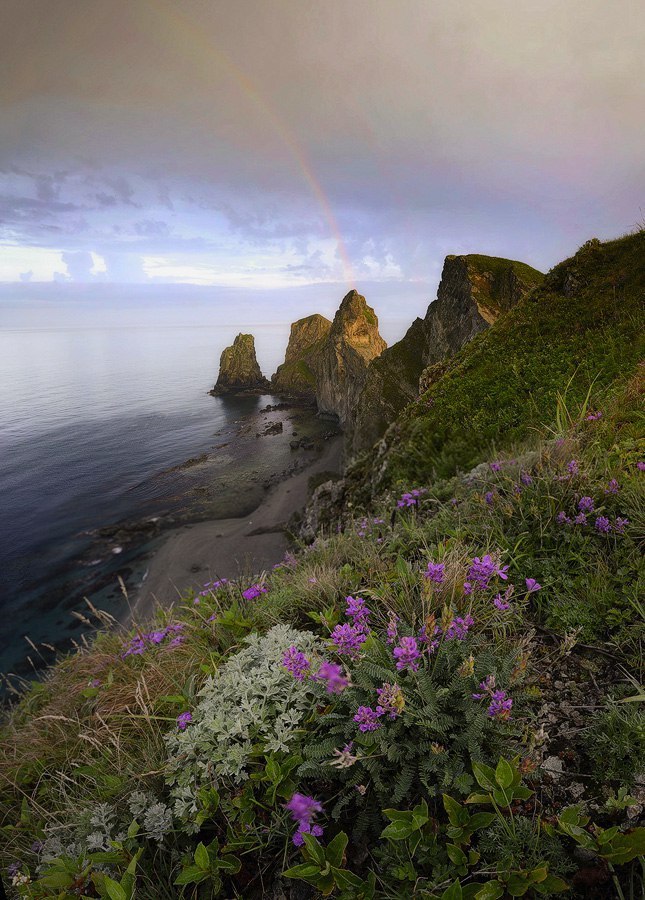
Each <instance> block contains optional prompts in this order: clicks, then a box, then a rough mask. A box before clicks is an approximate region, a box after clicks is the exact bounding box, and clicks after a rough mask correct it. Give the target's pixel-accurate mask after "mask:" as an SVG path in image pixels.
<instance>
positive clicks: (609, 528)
mask: <svg viewBox="0 0 645 900" xmlns="http://www.w3.org/2000/svg"><path fill="white" fill-rule="evenodd" d="M619 490H620V485H619V484H618V482H617V481H616V479H615V478H612V479H611V481H610V482H609V484H608V485H607V487H606V488H605V494H616V493H618V491H619ZM595 511H596V504H595V501H594V499H593V497H581V498H580V500H578V503H577V506H576V512H574V513H572V515H570V516H569V515H567V513H566V512H565V511H564V510H560V512H559V513H558V514H557V516H556V518H555V520H556V522H557V523H558V525H567V526H570V527H575V526H576V525H580V526H586V525H589V526H591V522H590V521H589V518H588V517H589V515H590V514H591V513H593V512H595ZM627 525H629V519H627V518H626V517H624V516H616V517H615V518H614V520H613V522H612V520H611V519H610V518H609V517H608V516H605V515H603V514H602V513H600V514H599V515H597V516H596V517H595V519H594V521H593V528H594V529H595V531H596V532H598V534H611V533H614V534H624V533H625V528H626V527H627Z"/></svg>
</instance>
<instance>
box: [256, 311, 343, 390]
mask: <svg viewBox="0 0 645 900" xmlns="http://www.w3.org/2000/svg"><path fill="white" fill-rule="evenodd" d="M330 329H331V322H330V321H329V319H326V318H325V317H324V316H320V315H318V313H316V314H315V315H313V316H307V317H306V318H304V319H298V321H297V322H294V323H293V325H292V326H291V333H290V335H289V344H288V346H287V352H286V354H285V358H284V362H283V363H282V365H281V366H278V371H277V372H276V373H275V375H274V376H273V377H272V379H271V384H272V386H273V389H274V390H275V391H277V392H278V393H284V394H299V395H304V396H311V397H314V396H315V394H316V375H315V372H316V369H317V368H318V365H319V363H320V358H321V353H322V351H323V348H324V346H325V341H326V339H327V336H328V335H329V331H330Z"/></svg>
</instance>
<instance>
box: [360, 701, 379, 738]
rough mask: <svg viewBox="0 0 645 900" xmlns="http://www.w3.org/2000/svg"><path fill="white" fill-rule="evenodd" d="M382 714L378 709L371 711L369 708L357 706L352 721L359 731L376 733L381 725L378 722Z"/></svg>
mask: <svg viewBox="0 0 645 900" xmlns="http://www.w3.org/2000/svg"><path fill="white" fill-rule="evenodd" d="M381 715H382V713H380V712H379V711H378V709H372V707H371V706H359V707H358V709H357V710H356V715H355V716H354V721H355V722H356V724H357V725H358V729H359V731H363V732H365V731H376V729H377V728H380V727H381V725H382V724H383V723H382V722H379V719H380V718H381Z"/></svg>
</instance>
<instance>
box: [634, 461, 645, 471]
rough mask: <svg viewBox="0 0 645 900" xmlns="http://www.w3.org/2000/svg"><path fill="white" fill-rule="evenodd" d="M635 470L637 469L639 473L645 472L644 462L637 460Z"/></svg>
mask: <svg viewBox="0 0 645 900" xmlns="http://www.w3.org/2000/svg"><path fill="white" fill-rule="evenodd" d="M636 468H637V469H638V471H639V472H645V462H642V461H641V460H639V461H638V462H637V463H636Z"/></svg>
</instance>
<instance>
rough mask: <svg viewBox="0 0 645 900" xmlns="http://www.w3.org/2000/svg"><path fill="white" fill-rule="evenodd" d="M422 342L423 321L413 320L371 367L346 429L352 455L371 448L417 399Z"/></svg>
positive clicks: (423, 338)
mask: <svg viewBox="0 0 645 900" xmlns="http://www.w3.org/2000/svg"><path fill="white" fill-rule="evenodd" d="M424 340H425V337H424V328H423V319H415V320H414V322H413V323H412V325H411V326H410V328H408V330H407V332H406V334H405V337H403V338H402V339H401V340H400V341H398V342H397V343H396V344H393V345H392V346H391V347H388V348H387V350H384V351H383V353H381V355H380V356H379V357H378V359H375V360H374V361H373V362H372V363H371V365H370V367H369V369H368V371H367V376H366V379H365V384H364V387H363V390H362V391H361V394H360V396H359V398H358V402H357V404H356V408H355V410H354V418H353V421H352V422H351V424H350V425H349V427H348V429H347V430H348V439H347V443H348V446H349V448H350V449H351V450H352V451H353V452H358V451H360V450H362V449H364V448H366V447H371V446H372V444H373V443H374V442H375V441H377V440H378V438H379V437H380V436H381V435H382V434H384V433H385V430H386V429H387V427H388V425H389V424H390V422H393V421H394V419H395V418H396V417H397V415H398V413H399V411H400V410H401V409H403V407H404V406H406V405H407V404H408V403H409V402H410V401H411V400H414V398H415V397H416V396H417V394H418V392H419V376H420V375H421V373H422V372H423V359H422V348H423V345H424Z"/></svg>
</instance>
